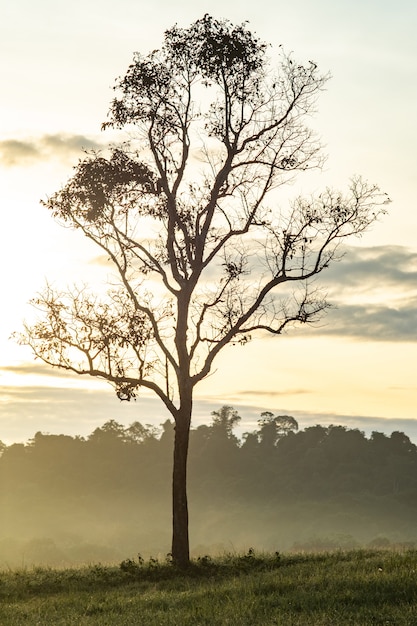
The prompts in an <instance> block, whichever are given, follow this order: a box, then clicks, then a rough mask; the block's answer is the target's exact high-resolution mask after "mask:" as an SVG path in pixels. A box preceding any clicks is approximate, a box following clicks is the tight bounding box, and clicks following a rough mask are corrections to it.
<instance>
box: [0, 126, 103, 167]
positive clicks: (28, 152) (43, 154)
mask: <svg viewBox="0 0 417 626" xmlns="http://www.w3.org/2000/svg"><path fill="white" fill-rule="evenodd" d="M100 148H103V145H102V144H101V143H100V142H99V141H97V139H94V138H93V137H87V136H86V135H71V134H65V133H58V134H51V135H49V134H46V135H41V136H39V137H33V138H28V139H3V140H0V164H1V165H3V166H5V167H14V166H21V165H32V164H34V163H37V162H40V161H46V160H49V159H52V158H54V159H57V158H58V159H60V160H62V161H68V160H69V159H71V158H73V157H74V156H80V155H81V153H82V151H83V150H99V149H100Z"/></svg>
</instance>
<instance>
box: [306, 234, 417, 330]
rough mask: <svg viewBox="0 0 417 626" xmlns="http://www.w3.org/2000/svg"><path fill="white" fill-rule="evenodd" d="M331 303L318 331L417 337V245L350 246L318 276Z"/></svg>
mask: <svg viewBox="0 0 417 626" xmlns="http://www.w3.org/2000/svg"><path fill="white" fill-rule="evenodd" d="M319 284H320V287H321V286H323V289H324V290H327V294H328V297H327V299H328V301H329V302H330V303H331V304H332V305H333V308H332V309H330V311H328V312H327V314H326V316H325V317H324V318H323V319H322V320H321V322H320V323H319V324H317V325H316V326H315V327H314V330H312V331H310V330H306V332H308V333H310V332H314V334H315V335H320V334H321V335H339V336H345V337H346V336H348V337H355V338H357V339H363V340H373V341H403V342H404V341H411V342H415V341H417V251H415V250H411V249H409V248H407V247H404V246H375V247H372V248H370V247H368V248H356V247H349V248H346V255H345V258H344V259H343V260H342V262H341V263H334V264H333V265H332V266H331V267H330V268H329V270H328V271H326V272H324V273H323V274H322V275H321V276H320V281H319Z"/></svg>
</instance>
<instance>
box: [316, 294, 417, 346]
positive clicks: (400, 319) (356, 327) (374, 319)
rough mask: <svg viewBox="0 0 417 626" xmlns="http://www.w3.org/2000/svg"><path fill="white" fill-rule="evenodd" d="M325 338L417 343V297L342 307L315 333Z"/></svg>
mask: <svg viewBox="0 0 417 626" xmlns="http://www.w3.org/2000/svg"><path fill="white" fill-rule="evenodd" d="M315 332H318V333H320V334H322V335H343V336H344V337H346V336H349V337H355V338H357V339H367V340H373V341H412V342H415V341H417V297H414V298H410V299H404V300H403V301H401V302H398V301H396V303H395V306H386V305H383V304H366V303H365V304H358V305H348V304H341V305H340V306H339V307H338V308H334V309H333V310H331V311H330V312H329V313H328V314H327V316H326V321H325V323H324V324H323V325H322V326H321V327H320V328H319V329H318V331H317V329H316V330H315Z"/></svg>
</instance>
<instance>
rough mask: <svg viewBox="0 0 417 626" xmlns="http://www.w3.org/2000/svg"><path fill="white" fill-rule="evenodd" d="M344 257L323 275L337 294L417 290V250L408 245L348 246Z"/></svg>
mask: <svg viewBox="0 0 417 626" xmlns="http://www.w3.org/2000/svg"><path fill="white" fill-rule="evenodd" d="M345 250H346V254H345V257H344V258H343V259H342V261H341V262H339V263H333V264H332V265H331V266H330V268H329V269H328V270H327V271H326V272H324V273H323V274H322V277H321V281H322V282H324V283H326V284H327V285H329V286H332V287H336V288H337V290H338V291H343V290H345V289H352V288H353V289H355V291H356V292H357V290H358V289H359V290H361V291H368V290H369V288H372V289H375V288H381V287H382V288H386V287H391V288H396V287H398V288H399V289H402V290H403V291H404V290H405V289H406V288H410V289H414V290H415V289H416V288H417V251H416V250H411V249H410V248H407V247H405V246H374V247H364V248H362V247H360V248H359V247H353V246H350V247H346V248H345Z"/></svg>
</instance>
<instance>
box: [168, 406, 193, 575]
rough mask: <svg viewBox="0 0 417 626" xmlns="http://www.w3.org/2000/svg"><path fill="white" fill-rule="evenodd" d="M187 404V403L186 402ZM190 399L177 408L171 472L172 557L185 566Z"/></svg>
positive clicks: (188, 555)
mask: <svg viewBox="0 0 417 626" xmlns="http://www.w3.org/2000/svg"><path fill="white" fill-rule="evenodd" d="M187 404H188V403H187ZM190 424H191V401H190V402H189V406H187V407H182V408H181V409H180V410H179V413H178V416H177V419H176V425H175V440H174V466H173V473H172V550H171V552H172V559H173V562H174V564H175V565H178V566H179V567H187V565H188V564H189V562H190V543H189V537H188V503H187V457H188V443H189V438H190Z"/></svg>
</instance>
